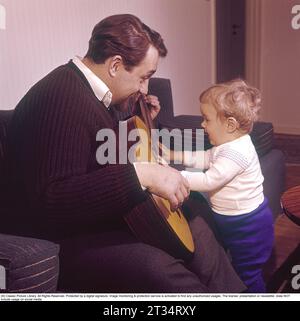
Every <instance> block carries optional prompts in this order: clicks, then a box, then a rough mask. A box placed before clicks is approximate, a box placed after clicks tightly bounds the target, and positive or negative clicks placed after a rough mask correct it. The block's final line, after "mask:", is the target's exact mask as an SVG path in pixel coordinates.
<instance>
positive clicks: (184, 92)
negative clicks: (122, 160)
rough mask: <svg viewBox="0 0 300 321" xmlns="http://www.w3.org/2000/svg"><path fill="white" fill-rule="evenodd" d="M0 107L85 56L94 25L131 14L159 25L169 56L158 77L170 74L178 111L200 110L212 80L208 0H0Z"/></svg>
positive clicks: (9, 105) (13, 102) (11, 103)
mask: <svg viewBox="0 0 300 321" xmlns="http://www.w3.org/2000/svg"><path fill="white" fill-rule="evenodd" d="M0 4H2V5H3V6H4V7H5V9H6V30H0V109H12V108H14V107H15V106H16V104H17V102H18V101H19V99H20V98H21V97H22V96H23V95H24V94H25V92H26V91H27V90H28V89H29V88H30V87H31V86H32V85H33V84H34V83H35V82H36V81H38V80H39V79H40V78H42V77H43V76H44V75H46V74H47V73H48V72H49V71H51V70H52V69H53V68H55V67H56V66H58V65H60V64H63V63H65V62H67V61H68V60H69V59H70V58H72V57H73V56H74V55H75V54H78V55H81V56H82V55H84V54H85V52H86V50H87V44H88V39H89V38H90V34H91V31H92V28H93V27H94V25H95V24H96V23H97V22H99V21H100V20H101V19H102V18H104V17H106V16H108V15H111V14H116V13H133V14H135V15H137V16H139V17H140V18H141V19H142V20H144V22H145V23H147V24H149V25H150V26H151V27H153V28H154V29H157V30H158V31H159V32H160V33H161V34H162V36H163V38H164V39H165V42H166V45H167V47H168V49H169V55H168V56H167V58H166V59H163V60H162V61H161V64H160V66H159V70H158V72H157V74H156V75H157V76H160V77H167V78H170V79H171V81H172V87H173V99H174V105H175V113H176V114H198V113H199V106H198V97H199V93H200V91H201V90H203V89H205V88H206V87H207V86H208V85H210V84H211V82H212V78H213V77H212V74H213V66H212V60H213V58H212V57H213V55H212V23H211V22H212V20H211V16H212V14H211V12H212V9H211V6H212V1H207V0H110V1H104V0H88V1H85V0H0Z"/></svg>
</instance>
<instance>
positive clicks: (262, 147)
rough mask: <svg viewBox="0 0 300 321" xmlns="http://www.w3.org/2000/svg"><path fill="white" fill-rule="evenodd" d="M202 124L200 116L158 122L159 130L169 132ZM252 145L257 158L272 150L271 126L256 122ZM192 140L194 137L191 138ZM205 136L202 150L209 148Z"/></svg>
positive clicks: (178, 117) (194, 128)
mask: <svg viewBox="0 0 300 321" xmlns="http://www.w3.org/2000/svg"><path fill="white" fill-rule="evenodd" d="M201 123H202V117H201V116H191V115H180V116H176V117H174V118H172V119H170V120H164V121H161V122H160V128H167V129H169V130H171V129H173V128H179V129H181V130H182V129H193V130H194V131H195V130H196V129H197V128H201V127H200V124H201ZM250 136H251V139H252V141H253V144H254V146H255V148H256V151H257V154H258V156H260V157H261V156H263V155H265V154H267V153H268V152H269V151H270V150H272V148H273V125H272V124H271V123H266V122H256V123H255V124H254V126H253V130H252V132H251V133H250ZM193 138H194V136H193ZM193 147H195V141H194V139H193ZM211 147H212V146H211V144H210V143H209V140H208V136H207V134H205V135H204V149H208V148H211Z"/></svg>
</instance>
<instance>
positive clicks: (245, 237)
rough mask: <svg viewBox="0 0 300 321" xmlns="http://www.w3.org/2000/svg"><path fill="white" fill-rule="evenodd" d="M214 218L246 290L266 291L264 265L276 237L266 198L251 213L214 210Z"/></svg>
mask: <svg viewBox="0 0 300 321" xmlns="http://www.w3.org/2000/svg"><path fill="white" fill-rule="evenodd" d="M214 218H215V221H216V225H217V227H218V230H219V232H220V235H221V239H222V241H223V244H224V247H225V248H226V249H227V250H229V252H230V255H231V257H232V265H233V267H234V269H235V270H236V272H237V274H238V275H239V277H240V278H241V280H242V281H243V282H244V284H245V285H246V286H247V288H248V290H247V292H249V293H264V292H266V287H265V283H264V280H263V275H262V268H263V265H264V264H265V263H266V261H267V260H268V258H269V257H270V254H271V251H272V247H273V241H274V229H273V216H272V212H271V210H270V208H269V206H268V201H267V199H266V198H265V200H264V202H263V203H262V204H261V205H260V206H259V207H258V208H257V209H255V210H254V211H252V212H250V213H247V214H242V215H232V216H229V215H221V214H218V213H215V212H214Z"/></svg>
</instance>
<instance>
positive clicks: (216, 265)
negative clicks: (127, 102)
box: [59, 199, 245, 293]
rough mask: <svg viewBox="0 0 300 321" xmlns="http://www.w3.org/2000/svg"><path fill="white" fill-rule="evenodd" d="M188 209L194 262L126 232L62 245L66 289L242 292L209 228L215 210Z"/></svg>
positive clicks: (191, 204) (198, 205)
mask: <svg viewBox="0 0 300 321" xmlns="http://www.w3.org/2000/svg"><path fill="white" fill-rule="evenodd" d="M187 203H188V204H187V207H186V211H185V212H187V216H188V219H189V223H190V228H191V231H192V234H193V237H194V243H195V248H196V249H195V254H194V256H193V258H192V259H191V260H190V261H189V262H184V261H183V260H181V259H176V258H174V257H172V256H170V255H169V254H167V253H165V252H164V251H162V250H160V249H158V248H155V247H152V246H150V245H147V244H144V243H141V242H139V241H138V240H137V239H136V238H135V237H134V236H133V235H132V233H131V232H130V231H129V229H127V228H124V229H122V230H118V231H110V232H106V233H101V234H96V235H95V234H94V235H88V236H81V237H75V238H69V239H67V240H64V241H61V242H60V245H61V253H60V266H61V270H60V280H59V286H60V289H61V290H62V291H65V290H66V291H76V292H102V293H108V292H117V293H120V292H123V293H124V292H127V293H128V292H140V293H151V292H152V293H209V292H223V293H225V292H242V291H244V290H245V286H244V284H243V283H242V282H241V281H240V279H239V278H238V276H237V274H236V273H235V271H234V269H233V268H232V266H231V264H230V262H229V260H228V257H227V256H226V254H225V252H224V249H223V247H222V246H220V245H219V243H218V242H217V241H216V238H215V235H214V233H213V232H212V230H211V229H210V228H209V226H208V224H207V218H206V217H205V214H207V213H208V211H209V208H208V206H207V204H206V202H204V201H200V202H199V201H197V200H192V199H191V200H190V201H188V202H187Z"/></svg>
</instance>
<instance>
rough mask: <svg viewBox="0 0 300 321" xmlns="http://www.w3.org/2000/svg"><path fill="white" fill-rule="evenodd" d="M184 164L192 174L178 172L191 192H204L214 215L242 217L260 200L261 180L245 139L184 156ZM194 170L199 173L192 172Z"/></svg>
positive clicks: (262, 179) (250, 146) (252, 150)
mask: <svg viewBox="0 0 300 321" xmlns="http://www.w3.org/2000/svg"><path fill="white" fill-rule="evenodd" d="M184 162H185V166H188V167H191V168H193V171H189V170H186V171H182V172H181V173H182V175H183V176H184V177H186V178H187V180H188V181H189V183H190V187H191V190H194V191H199V192H208V195H209V199H210V203H211V206H212V209H213V211H215V212H216V213H219V214H224V215H239V214H246V213H249V212H251V211H253V210H254V209H256V208H257V207H258V206H259V205H260V204H261V203H262V202H263V200H264V194H263V186H262V183H263V181H264V178H263V175H262V173H261V168H260V163H259V160H258V156H257V153H256V150H255V148H254V145H253V143H252V141H251V138H250V136H249V135H244V136H242V137H240V138H238V139H235V140H233V141H231V142H228V143H225V144H222V145H220V146H216V147H213V148H211V149H209V150H207V151H197V152H185V155H184ZM195 168H197V169H199V171H196V172H195ZM206 169H207V170H206ZM201 170H206V171H205V172H201Z"/></svg>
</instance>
